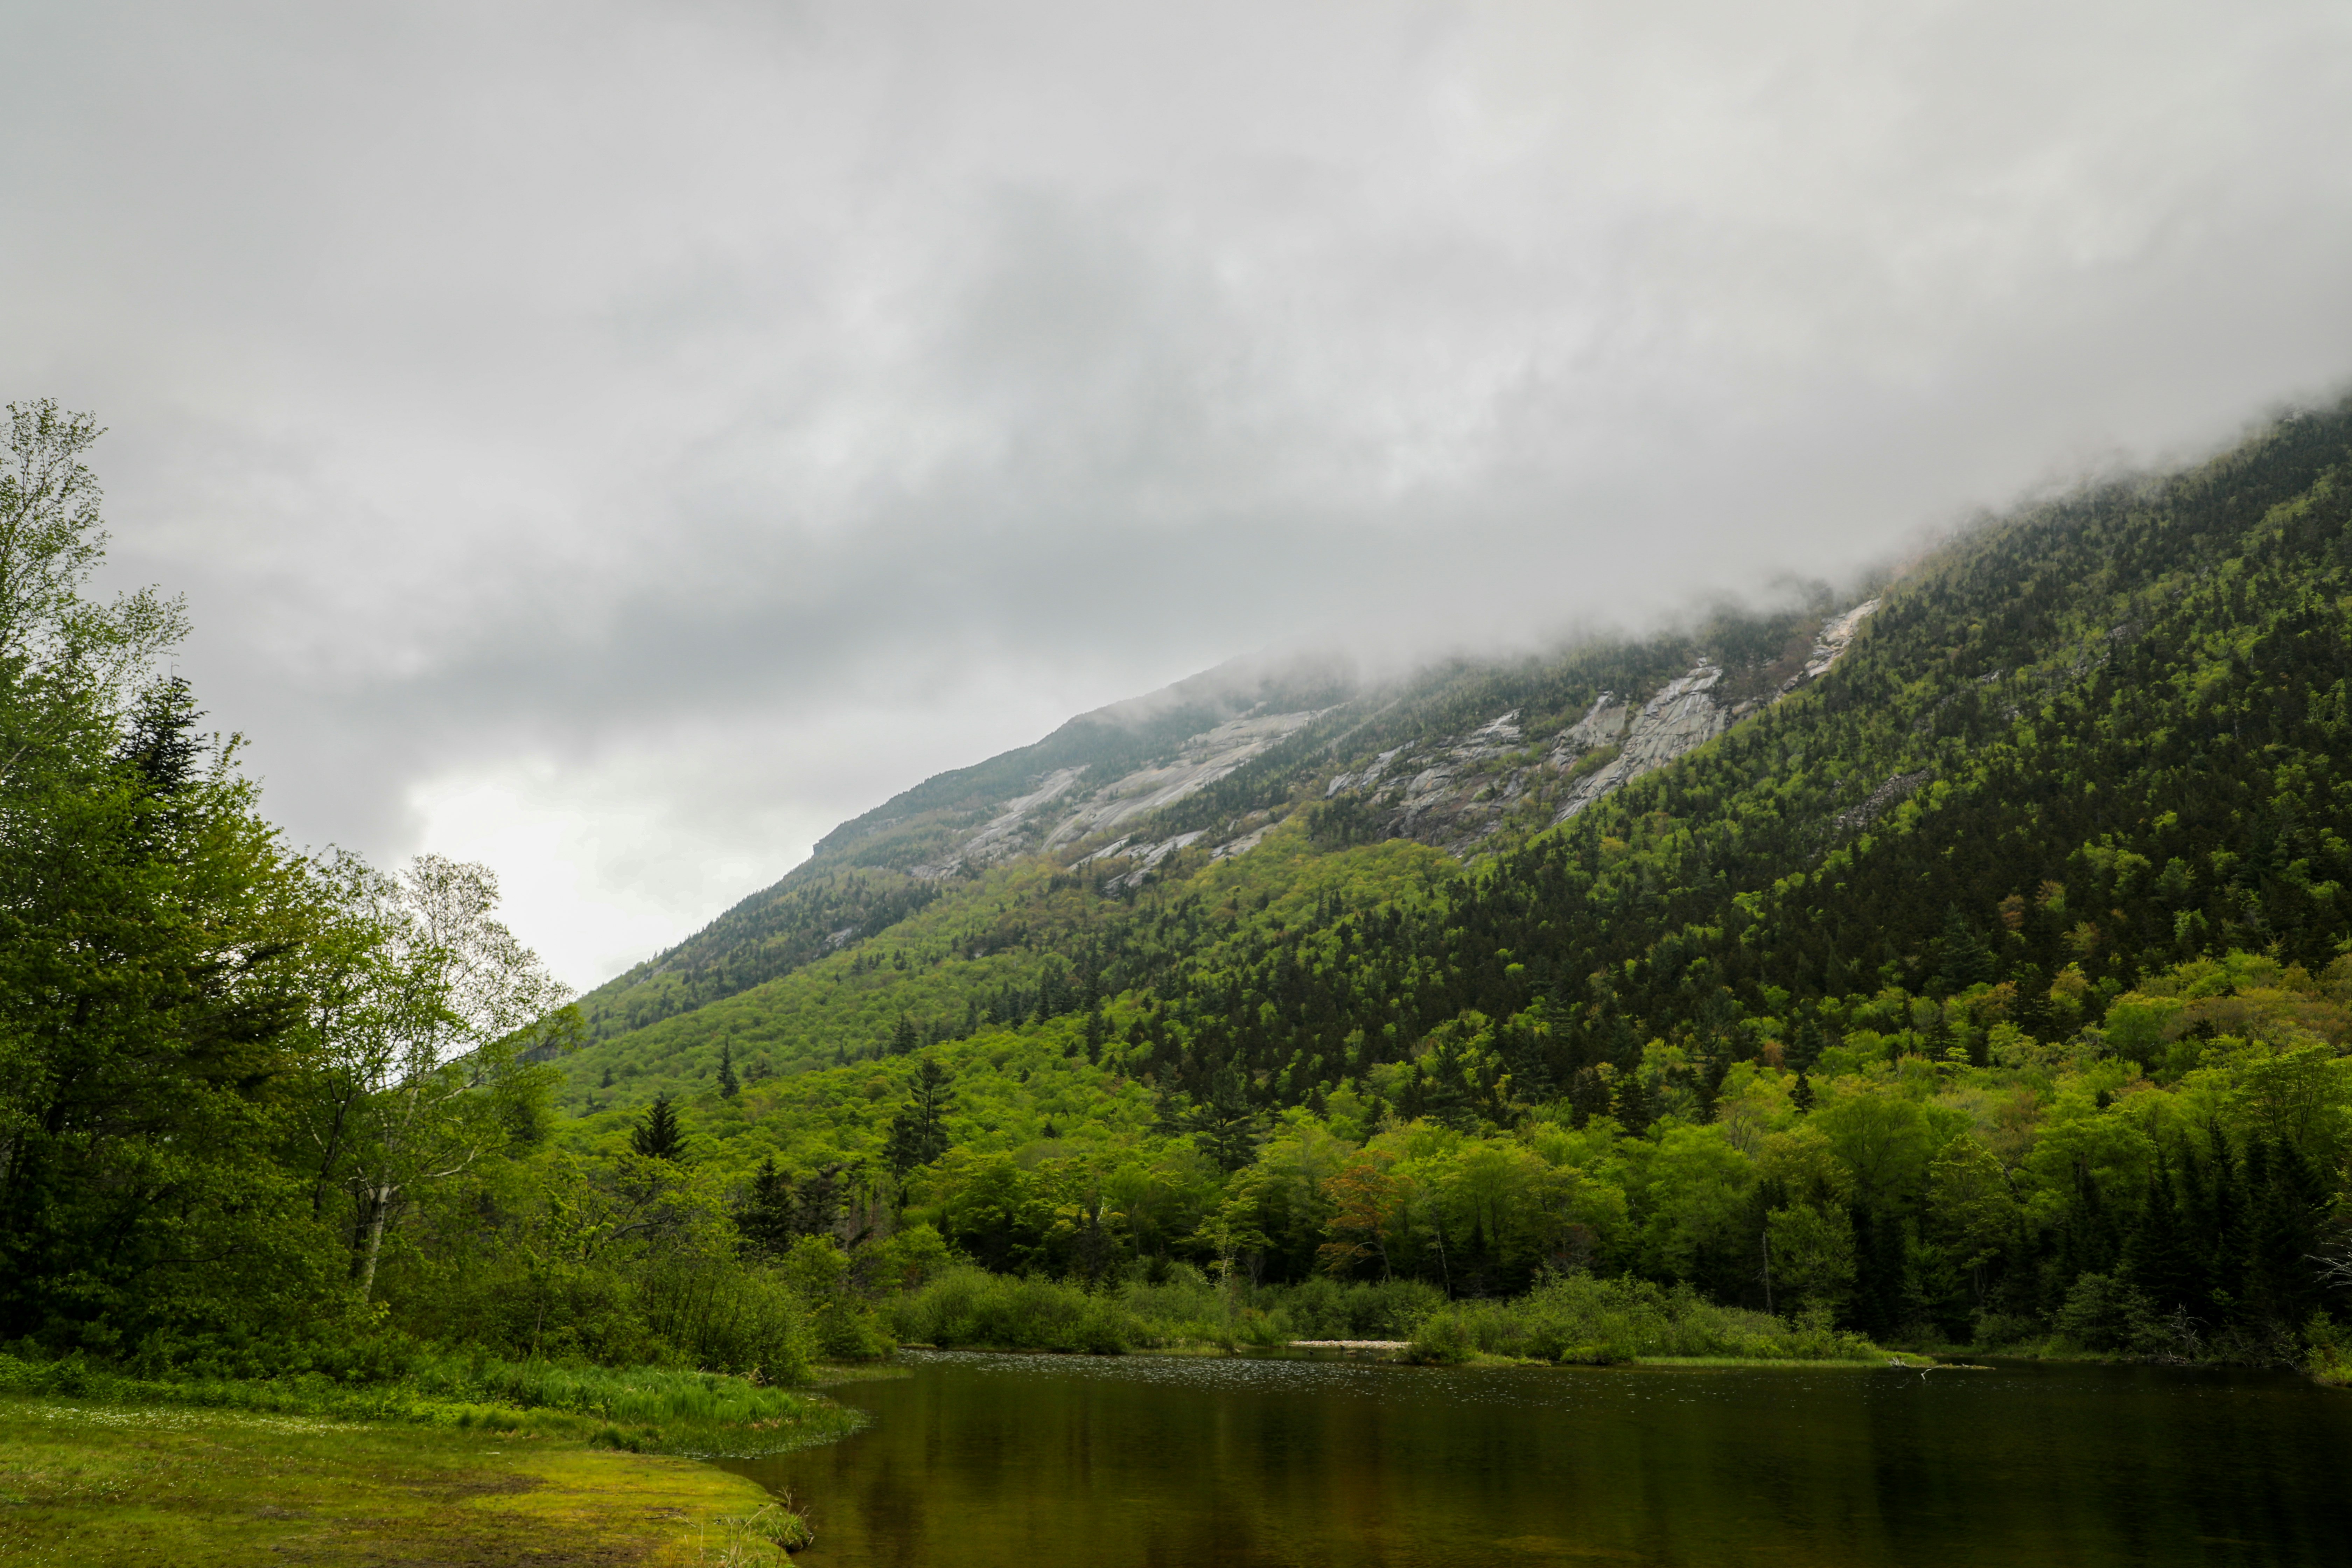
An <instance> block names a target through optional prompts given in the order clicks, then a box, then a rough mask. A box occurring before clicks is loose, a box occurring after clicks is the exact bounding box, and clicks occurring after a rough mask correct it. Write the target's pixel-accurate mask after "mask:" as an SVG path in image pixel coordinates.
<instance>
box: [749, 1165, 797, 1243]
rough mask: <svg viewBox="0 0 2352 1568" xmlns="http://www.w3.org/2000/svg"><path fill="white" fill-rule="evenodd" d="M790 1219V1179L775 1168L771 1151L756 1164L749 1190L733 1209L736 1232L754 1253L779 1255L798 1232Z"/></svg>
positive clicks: (791, 1208)
mask: <svg viewBox="0 0 2352 1568" xmlns="http://www.w3.org/2000/svg"><path fill="white" fill-rule="evenodd" d="M735 1228H736V1231H737V1232H738V1233H739V1234H740V1236H741V1237H742V1238H743V1246H744V1247H745V1249H746V1250H748V1251H750V1252H751V1253H752V1254H753V1255H754V1256H756V1257H764V1258H782V1256H783V1255H784V1254H785V1253H787V1252H789V1251H791V1250H792V1245H793V1237H795V1236H797V1235H798V1234H799V1232H798V1231H797V1230H796V1229H794V1227H793V1182H792V1178H791V1177H790V1176H787V1175H785V1174H784V1173H782V1171H779V1170H777V1169H776V1157H775V1156H774V1155H773V1154H771V1155H769V1156H768V1157H767V1158H766V1159H764V1160H762V1161H761V1163H760V1169H759V1171H758V1173H756V1174H754V1175H753V1176H752V1178H751V1192H750V1193H749V1194H746V1195H745V1197H744V1200H743V1203H742V1205H741V1206H740V1207H739V1208H738V1209H737V1210H736V1211H735Z"/></svg>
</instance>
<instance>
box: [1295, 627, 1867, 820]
mask: <svg viewBox="0 0 2352 1568" xmlns="http://www.w3.org/2000/svg"><path fill="white" fill-rule="evenodd" d="M1877 607H1878V601H1876V600H1875V599H1874V600H1871V601H1869V602H1868V603H1866V604H1862V605H1855V606H1854V607H1853V609H1851V610H1848V611H1846V612H1845V613H1843V615H1840V616H1833V617H1832V618H1831V619H1830V620H1828V621H1826V622H1824V623H1823V624H1822V627H1821V630H1820V631H1819V632H1818V633H1817V634H1816V635H1815V640H1814V646H1813V648H1812V651H1811V655H1810V656H1809V657H1808V658H1807V659H1806V662H1805V664H1804V666H1803V668H1801V669H1800V670H1798V671H1797V673H1795V674H1794V675H1792V676H1790V678H1789V679H1787V680H1785V681H1783V682H1782V683H1781V684H1780V688H1779V689H1778V690H1777V691H1774V690H1771V689H1769V688H1768V689H1767V691H1766V692H1765V693H1759V695H1758V696H1756V697H1752V698H1750V699H1749V700H1746V701H1742V702H1740V703H1738V704H1737V705H1736V706H1732V705H1727V703H1726V702H1725V701H1723V700H1721V698H1720V689H1721V688H1722V687H1723V685H1724V684H1725V679H1726V678H1725V671H1724V670H1723V668H1721V667H1720V666H1719V665H1717V664H1715V663H1713V662H1711V661H1702V662H1701V663H1699V664H1697V665H1696V666H1694V667H1693V668H1690V669H1689V670H1687V671H1685V673H1684V674H1682V675H1680V676H1677V677H1676V678H1675V679H1673V680H1670V681H1668V682H1667V683H1666V684H1665V685H1664V687H1663V688H1661V689H1659V690H1657V691H1656V692H1655V693H1654V694H1653V695H1652V696H1651V697H1650V698H1649V699H1648V700H1646V701H1637V700H1635V699H1634V698H1633V697H1631V696H1629V695H1627V694H1625V693H1622V692H1611V691H1604V692H1602V693H1601V695H1600V696H1599V697H1598V698H1596V699H1595V700H1593V703H1592V706H1591V708H1589V709H1588V710H1586V711H1585V713H1584V715H1583V717H1581V718H1580V719H1579V720H1577V721H1576V722H1575V723H1573V724H1570V725H1568V726H1566V727H1565V728H1563V729H1561V730H1560V731H1559V732H1558V733H1557V734H1554V735H1551V736H1549V737H1543V736H1534V737H1530V736H1528V735H1526V734H1524V733H1523V732H1522V729H1521V724H1520V719H1521V715H1520V714H1519V713H1517V711H1514V712H1509V713H1505V714H1503V715H1501V716H1500V717H1499V718H1496V719H1494V720H1491V721H1488V722H1487V723H1486V724H1485V725H1482V726H1481V727H1480V728H1478V729H1476V730H1474V731H1471V732H1470V733H1468V734H1466V735H1457V736H1447V737H1444V738H1441V739H1436V740H1433V741H1431V742H1425V743H1421V744H1414V745H1407V746H1399V747H1395V748H1392V749H1391V750H1389V751H1385V752H1381V753H1380V754H1379V755H1378V756H1375V757H1373V758H1371V759H1370V761H1369V762H1367V763H1360V764H1359V765H1358V766H1356V767H1355V768H1353V769H1351V770H1349V771H1346V772H1342V773H1339V774H1338V775H1336V776H1335V777H1333V778H1332V779H1331V780H1330V781H1329V783H1328V784H1326V785H1325V786H1324V791H1323V796H1324V798H1325V799H1326V800H1336V799H1338V798H1339V797H1340V796H1342V795H1356V796H1359V797H1361V798H1364V799H1366V800H1368V801H1369V802H1370V803H1372V804H1374V805H1377V806H1379V807H1381V808H1382V810H1383V811H1384V813H1385V814H1386V815H1385V819H1384V821H1383V822H1382V825H1381V826H1383V828H1384V830H1385V831H1387V832H1388V833H1390V834H1391V835H1392V836H1398V837H1410V838H1417V839H1419V840H1421V841H1422V842H1423V843H1425V844H1432V845H1435V846H1437V847H1440V848H1443V849H1446V850H1449V851H1451V852H1452V853H1454V854H1456V855H1466V854H1469V853H1471V852H1473V851H1474V850H1475V848H1476V847H1477V845H1478V844H1479V843H1480V841H1482V840H1483V839H1485V838H1486V837H1489V836H1491V835H1492V834H1493V833H1495V832H1496V830H1497V829H1498V828H1500V827H1501V826H1502V825H1503V821H1504V818H1505V817H1506V816H1507V815H1508V814H1509V812H1510V811H1511V810H1512V809H1513V808H1515V807H1517V806H1519V805H1523V804H1525V803H1528V802H1529V801H1530V799H1531V798H1533V799H1538V800H1550V799H1551V798H1552V797H1551V795H1550V791H1551V789H1552V788H1554V787H1556V786H1557V785H1558V784H1559V781H1560V780H1561V778H1562V776H1563V775H1565V777H1566V786H1565V791H1564V793H1562V794H1560V795H1559V796H1558V798H1557V802H1556V804H1554V805H1549V807H1548V810H1549V816H1548V820H1549V822H1551V823H1554V824H1557V823H1561V822H1565V821H1567V820H1568V819H1569V818H1570V817H1572V816H1576V815H1577V814H1578V813H1579V812H1580V811H1583V810H1585V809H1586V808H1587V807H1589V806H1591V805H1592V804H1593V803H1594V802H1596V801H1599V800H1602V799H1605V798H1607V797H1608V796H1609V795H1613V794H1615V793H1616V792H1617V791H1619V790H1621V789H1622V788H1624V787H1625V786H1626V785H1627V784H1631V783H1633V781H1634V780H1635V779H1637V778H1640V777H1641V776H1642V775H1643V774H1644V773H1653V772H1654V771H1656V770H1657V769H1659V768H1662V767H1664V766H1665V765H1666V764H1667V763H1672V762H1673V761H1675V759H1676V758H1677V757H1680V756H1683V755H1684V754H1685V753H1686V752H1693V751H1696V749H1698V748H1699V747H1701V746H1703V745H1705V744H1706V743H1707V742H1709V741H1712V740H1714V739H1715V738H1716V737H1717V735H1720V734H1722V733H1723V732H1724V731H1726V730H1727V729H1729V728H1730V727H1731V726H1732V725H1733V724H1735V723H1737V722H1738V721H1739V720H1741V719H1742V718H1745V717H1746V716H1747V715H1748V714H1749V713H1751V712H1754V711H1756V710H1759V708H1761V707H1763V706H1764V705H1765V700H1766V698H1767V696H1769V700H1772V701H1778V700H1780V698H1782V697H1786V696H1788V695H1789V694H1790V692H1792V691H1795V690H1797V689H1799V688H1800V687H1802V686H1804V685H1806V684H1808V683H1810V682H1811V681H1814V680H1818V679H1821V678H1822V676H1823V675H1826V674H1827V673H1828V672H1829V670H1830V668H1832V666H1833V665H1835V664H1836V663H1837V661H1838V658H1840V656H1842V655H1843V653H1844V652H1845V650H1846V648H1847V647H1848V646H1849V645H1850V644H1851V643H1852V642H1853V639H1854V637H1855V635H1856V634H1857V633H1858V632H1860V630H1861V629H1862V626H1863V623H1864V621H1865V620H1866V619H1868V617H1869V616H1870V613H1871V612H1872V611H1873V610H1874V609H1876V608H1877ZM1531 741H1532V742H1533V746H1534V747H1540V748H1541V752H1540V755H1539V756H1535V755H1531V754H1530V753H1531V752H1532V750H1533V747H1531V746H1530V744H1529V742H1531Z"/></svg>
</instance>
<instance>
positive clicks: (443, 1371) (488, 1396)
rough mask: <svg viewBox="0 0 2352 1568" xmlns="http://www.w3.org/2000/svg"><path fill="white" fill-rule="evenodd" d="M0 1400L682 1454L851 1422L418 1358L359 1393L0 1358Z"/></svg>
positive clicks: (663, 1389)
mask: <svg viewBox="0 0 2352 1568" xmlns="http://www.w3.org/2000/svg"><path fill="white" fill-rule="evenodd" d="M0 1395H8V1396H16V1397H19V1398H22V1397H35V1398H41V1399H45V1400H47V1401H48V1402H50V1403H53V1404H56V1403H63V1402H72V1403H75V1404H78V1405H117V1406H142V1405H152V1406H176V1407H180V1408H184V1409H198V1410H217V1411H224V1412H227V1411H236V1412H242V1413H245V1414H248V1415H290V1416H310V1417H316V1418H320V1419H324V1420H328V1421H335V1422H366V1423H392V1424H396V1425H401V1426H433V1427H444V1428H449V1429H453V1430H456V1431H461V1432H463V1431H481V1432H488V1433H493V1434H496V1433H517V1434H528V1435H530V1436H538V1437H548V1438H558V1439H568V1440H573V1441H578V1442H581V1443H583V1444H586V1445H589V1446H592V1447H607V1448H625V1449H629V1450H631V1451H634V1452H641V1453H667V1454H678V1455H688V1456H710V1455H730V1456H746V1455H752V1454H761V1453H772V1452H775V1451H777V1450H779V1449H783V1448H793V1447H801V1446H802V1445H803V1444H806V1443H813V1442H822V1441H824V1440H826V1439H828V1438H831V1437H836V1436H841V1435H842V1434H844V1433H845V1432H849V1431H852V1430H854V1429H855V1428H856V1424H857V1417H856V1415H854V1414H853V1413H851V1412H849V1411H847V1410H845V1409H843V1408H842V1407H841V1406H839V1405H835V1404H833V1403H832V1402H831V1401H829V1400H825V1399H823V1398H820V1397H818V1396H816V1395H814V1394H806V1393H801V1392H796V1391H794V1390H792V1389H785V1388H776V1387H772V1386H767V1385H762V1384H755V1383H753V1382H751V1380H749V1379H747V1378H741V1377H731V1376H725V1375H722V1374H719V1373H699V1372H684V1371H677V1370H674V1369H668V1368H658V1367H619V1368H614V1367H567V1366H558V1365H551V1364H549V1363H517V1362H504V1361H499V1360H496V1359H494V1358H490V1357H486V1356H464V1355H440V1356H428V1357H424V1358H421V1359H418V1360H416V1361H415V1362H414V1363H412V1364H411V1365H410V1366H409V1368H408V1369H407V1370H406V1371H405V1372H404V1373H402V1374H401V1375H399V1376H398V1377H395V1378H389V1379H384V1380H382V1381H377V1382H372V1383H364V1384H346V1383H341V1382H338V1381H337V1380H335V1379H333V1378H331V1377H328V1376H326V1375H324V1374H322V1373H301V1374H299V1375H294V1376H288V1377H278V1378H205V1377H182V1378H172V1379H152V1378H142V1377H136V1376H132V1375H130V1374H127V1373H122V1372H120V1371H117V1370H114V1369H111V1368H109V1367H105V1366H102V1365H99V1364H96V1363H89V1362H85V1361H82V1360H81V1359H79V1358H68V1359H66V1360H62V1361H47V1362H42V1361H27V1360H23V1359H20V1358H17V1357H15V1356H9V1355H0Z"/></svg>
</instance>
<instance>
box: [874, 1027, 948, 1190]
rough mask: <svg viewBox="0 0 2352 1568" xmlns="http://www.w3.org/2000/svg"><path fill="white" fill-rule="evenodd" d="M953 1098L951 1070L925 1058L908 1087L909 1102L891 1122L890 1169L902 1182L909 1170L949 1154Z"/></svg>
mask: <svg viewBox="0 0 2352 1568" xmlns="http://www.w3.org/2000/svg"><path fill="white" fill-rule="evenodd" d="M949 1103H950V1095H949V1092H948V1074H947V1069H946V1068H942V1067H940V1064H939V1060H938V1058H934V1057H925V1058H923V1059H922V1062H921V1064H920V1065H919V1067H917V1068H916V1069H915V1077H914V1081H913V1082H912V1083H910V1084H909V1085H908V1090H907V1100H906V1103H905V1104H903V1105H901V1106H900V1107H899V1108H898V1115H896V1116H894V1117H893V1118H891V1121H890V1137H889V1142H888V1144H887V1152H888V1156H889V1160H890V1169H891V1171H892V1172H893V1173H895V1174H896V1175H897V1176H898V1179H899V1180H900V1181H901V1182H904V1181H905V1180H906V1179H907V1173H908V1172H909V1171H912V1170H914V1169H916V1168H917V1167H918V1166H922V1165H928V1164H929V1163H931V1162H932V1161H934V1160H937V1159H938V1158H939V1157H940V1155H942V1154H944V1153H946V1152H948V1129H947V1113H948V1108H949Z"/></svg>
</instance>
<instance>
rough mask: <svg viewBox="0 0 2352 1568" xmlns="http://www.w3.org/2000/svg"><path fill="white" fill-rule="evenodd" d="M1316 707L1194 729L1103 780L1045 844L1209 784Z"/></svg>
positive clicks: (1311, 716)
mask: <svg viewBox="0 0 2352 1568" xmlns="http://www.w3.org/2000/svg"><path fill="white" fill-rule="evenodd" d="M1321 716H1322V715H1321V714H1320V713H1319V712H1306V713H1267V714H1262V715H1251V716H1247V717H1244V718H1240V719H1235V720H1234V721H1231V722H1230V723H1225V724H1220V725H1218V726H1217V727H1216V728H1215V729H1213V730H1212V731H1209V732H1208V733H1206V734H1204V735H1195V736H1193V737H1192V739H1191V740H1189V741H1187V742H1184V746H1183V749H1182V750H1181V751H1180V752H1177V754H1176V755H1175V757H1174V758H1172V759H1171V760H1170V761H1169V762H1167V763H1163V764H1161V765H1160V766H1158V767H1150V768H1143V769H1140V770H1139V771H1138V772H1135V773H1129V774H1128V775H1127V776H1126V777H1125V778H1123V779H1118V780H1116V781H1114V782H1113V783H1111V784H1106V785H1104V786H1103V787H1102V788H1101V789H1099V790H1097V791H1096V792H1095V793H1094V795H1092V796H1091V797H1089V798H1088V800H1087V803H1086V804H1085V805H1081V806H1079V807H1078V809H1077V810H1076V811H1074V812H1072V813H1070V815H1069V816H1066V817H1064V818H1063V819H1062V821H1061V822H1060V823H1059V824H1058V825H1057V826H1055V828H1054V829H1053V831H1052V832H1050V833H1048V834H1046V836H1045V848H1048V849H1058V848H1060V847H1062V846H1063V845H1065V844H1075V843H1076V842H1077V841H1078V840H1079V839H1081V838H1085V837H1089V836H1091V835H1093V834H1097V833H1102V832H1107V831H1108V830H1109V829H1111V828H1114V827H1117V826H1118V825H1119V824H1120V823H1122V822H1126V821H1128V820H1129V819H1130V818H1133V817H1138V816H1143V815H1144V814H1145V813H1147V812H1153V811H1158V810H1159V809H1160V807H1161V806H1164V805H1174V804H1175V803H1176V802H1178V801H1180V800H1182V799H1183V798H1184V797H1185V796H1186V795H1192V793H1194V792H1195V791H1197V790H1199V789H1201V788H1202V787H1203V786H1205V785H1208V784H1214V783H1216V782H1217V781H1218V780H1219V779H1221V778H1223V777H1224V776H1225V775H1226V774H1227V773H1232V772H1233V771H1234V769H1235V768H1237V767H1240V766H1241V765H1242V764H1243V763H1246V762H1248V761H1249V760H1250V759H1251V758H1253V757H1255V756H1256V755H1257V754H1258V753H1259V752H1263V751H1265V749H1266V748H1267V747H1268V746H1271V745H1273V744H1274V743H1275V742H1276V741H1280V740H1284V739H1286V738H1287V737H1289V736H1290V735H1293V734H1295V733H1297V731H1299V730H1300V729H1301V728H1303V727H1304V726H1306V725H1307V724H1311V723H1313V722H1314V721H1316V720H1317V719H1318V718H1320V717H1321Z"/></svg>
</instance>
